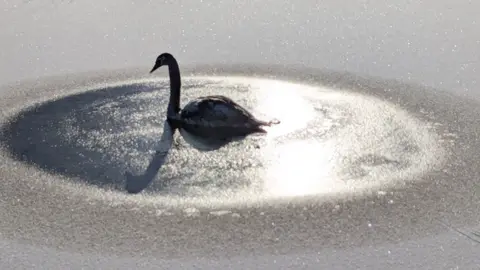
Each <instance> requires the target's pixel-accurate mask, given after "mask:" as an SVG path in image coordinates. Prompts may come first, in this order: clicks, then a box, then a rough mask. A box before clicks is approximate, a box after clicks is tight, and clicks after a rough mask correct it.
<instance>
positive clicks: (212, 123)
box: [150, 53, 280, 140]
mask: <svg viewBox="0 0 480 270" xmlns="http://www.w3.org/2000/svg"><path fill="white" fill-rule="evenodd" d="M164 65H167V66H168V68H169V77H170V101H169V104H168V109H167V120H168V122H169V123H170V125H172V127H173V128H176V129H183V130H185V131H187V132H189V133H191V134H193V135H195V136H200V137H204V138H211V139H223V140H224V139H229V138H233V137H244V136H247V135H249V134H253V133H265V132H266V131H265V130H264V129H263V128H262V126H270V125H272V124H278V123H280V122H279V121H268V122H267V121H262V120H259V119H256V118H255V117H254V116H253V115H252V114H251V113H250V112H248V111H247V110H246V109H245V108H243V107H242V106H241V105H239V104H238V103H236V102H235V101H233V100H231V99H230V98H228V97H225V96H220V95H212V96H203V97H198V98H196V99H194V100H192V101H190V102H189V103H188V104H187V105H186V106H185V107H184V108H183V109H180V89H181V79H180V70H179V67H178V63H177V60H176V59H175V58H174V57H173V56H172V55H171V54H169V53H163V54H161V55H159V56H158V57H157V60H156V62H155V66H154V67H153V68H152V70H151V71H150V73H152V72H153V71H155V70H156V69H157V68H159V67H161V66H164Z"/></svg>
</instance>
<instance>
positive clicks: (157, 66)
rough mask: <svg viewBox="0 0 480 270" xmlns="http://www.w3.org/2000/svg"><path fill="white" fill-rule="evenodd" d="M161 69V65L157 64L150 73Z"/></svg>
mask: <svg viewBox="0 0 480 270" xmlns="http://www.w3.org/2000/svg"><path fill="white" fill-rule="evenodd" d="M159 67H160V65H157V64H155V66H153V68H152V70H150V73H152V72H154V71H155V70H156V69H157V68H159Z"/></svg>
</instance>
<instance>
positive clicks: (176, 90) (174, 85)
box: [167, 59, 182, 115]
mask: <svg viewBox="0 0 480 270" xmlns="http://www.w3.org/2000/svg"><path fill="white" fill-rule="evenodd" d="M168 75H169V77H170V101H169V103H168V109H167V115H176V114H177V113H178V112H180V88H181V87H182V83H181V80H180V69H179V68H178V63H177V61H176V60H175V59H172V60H171V62H170V64H169V65H168Z"/></svg>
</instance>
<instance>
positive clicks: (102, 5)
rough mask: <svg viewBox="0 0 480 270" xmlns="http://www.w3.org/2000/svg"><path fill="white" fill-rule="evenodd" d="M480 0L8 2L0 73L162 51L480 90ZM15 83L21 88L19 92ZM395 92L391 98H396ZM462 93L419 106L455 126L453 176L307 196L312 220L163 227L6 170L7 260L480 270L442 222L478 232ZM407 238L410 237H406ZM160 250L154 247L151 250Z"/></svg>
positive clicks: (8, 263)
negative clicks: (389, 197)
mask: <svg viewBox="0 0 480 270" xmlns="http://www.w3.org/2000/svg"><path fill="white" fill-rule="evenodd" d="M479 8H480V2H475V1H467V0H462V1H455V2H448V1H443V2H442V1H407V0H402V1H391V2H386V1H379V0H371V1H359V2H345V1H333V0H329V1H323V2H318V1H312V0H309V1H297V2H292V1H276V0H275V1H274V0H268V1H249V2H246V1H235V2H234V1H194V0H191V1H144V2H141V1H123V0H122V1H113V0H107V1H101V2H98V1H97V2H82V1H57V0H52V1H2V2H1V3H0V25H2V26H3V27H2V28H1V30H0V40H1V43H2V46H1V50H0V84H1V85H3V84H7V83H14V82H16V81H21V80H23V79H30V78H33V79H35V78H36V79H39V81H40V82H42V79H43V77H44V76H48V75H64V74H67V73H68V74H75V73H77V72H83V71H95V70H104V69H106V70H108V69H122V68H129V67H132V66H143V67H145V70H146V71H147V69H148V68H150V67H151V65H152V64H153V61H154V59H155V57H156V56H157V55H158V54H159V53H161V52H164V51H169V52H171V53H173V54H174V55H176V56H177V58H178V60H179V61H180V63H181V64H182V65H191V66H195V65H197V64H217V63H218V64H224V65H227V66H228V65H234V64H238V63H251V64H265V65H285V66H290V65H292V66H306V67H311V68H316V69H319V70H324V69H327V70H335V71H339V72H343V71H346V72H352V73H354V74H362V75H368V76H375V77H383V78H392V79H398V80H401V81H403V82H412V83H417V84H423V85H427V86H431V87H434V88H435V89H437V90H446V91H449V92H452V93H455V94H457V95H459V96H464V95H468V96H470V97H478V94H479V93H480V92H479V90H478V82H477V81H478V71H479V69H480V63H479V60H480V53H479V50H478V48H479V46H480V31H478V24H479V22H478V20H479V19H478V9H479ZM163 74H165V73H164V72H163ZM61 80H63V82H62V83H66V82H70V81H74V80H75V77H74V76H73V75H70V76H65V77H64V78H62V79H61ZM72 83H73V82H72ZM38 88H39V89H40V88H42V86H39V87H38ZM1 89H5V91H7V90H8V89H10V88H3V87H2V88H1ZM16 91H18V92H19V94H18V95H19V96H21V92H22V89H18V88H16ZM29 91H31V89H30V90H29ZM400 92H401V90H399V92H396V93H394V94H393V97H395V98H396V97H400V99H402V98H403V97H402V95H401V93H400ZM25 93H26V94H28V93H30V94H32V93H33V94H32V95H35V94H34V91H31V92H28V91H25ZM413 97H414V95H412V97H409V100H414V99H415V98H413ZM422 97H423V98H425V97H424V96H419V97H418V98H419V100H421V99H420V98H422ZM28 98H29V97H27V96H26V97H25V100H26V101H27V100H28ZM425 100H428V99H425ZM2 102H3V103H2V104H8V103H11V102H10V101H5V100H4V101H2ZM16 102H18V103H19V104H21V102H19V101H18V100H17V101H16ZM466 103H467V102H465V101H464V100H462V101H456V100H455V99H447V98H439V99H436V100H435V101H432V102H431V103H428V102H426V103H425V104H420V105H418V108H415V107H414V106H413V105H411V107H410V108H409V109H410V110H411V111H414V112H419V111H420V109H421V107H422V106H425V107H426V108H429V109H431V110H432V111H434V112H435V113H436V114H438V115H441V116H445V117H444V118H440V119H437V120H438V121H439V122H442V123H445V124H446V125H447V128H451V129H453V130H456V131H457V132H458V133H459V136H460V137H461V138H460V139H459V140H458V144H457V145H456V146H457V147H458V148H457V149H454V152H455V154H456V156H454V158H452V159H451V160H450V161H451V164H449V166H448V169H449V170H450V171H447V172H444V173H445V175H441V176H440V175H439V174H441V173H442V172H441V171H435V172H432V174H431V175H429V177H431V179H434V180H432V181H431V182H430V184H426V185H423V186H419V187H409V188H408V189H406V192H405V193H402V192H400V193H399V194H397V195H395V199H398V200H396V201H395V203H394V204H393V205H394V206H393V208H389V207H388V205H387V206H385V207H384V206H383V205H382V201H381V200H380V203H379V204H380V205H379V204H378V201H376V200H370V199H365V200H359V201H358V202H357V201H353V202H350V203H345V206H346V207H347V208H346V210H345V211H344V212H343V213H342V214H341V215H340V217H341V218H343V219H340V220H334V219H335V218H338V216H337V215H336V214H335V213H333V212H332V211H331V209H330V208H329V206H324V207H323V208H322V209H315V206H312V207H313V208H314V209H311V208H308V209H306V210H304V211H305V213H307V214H308V213H315V215H312V216H308V215H307V217H305V216H304V214H305V213H303V212H302V211H303V210H302V211H300V210H298V209H287V210H285V212H284V213H283V212H282V211H283V210H282V209H266V210H264V212H265V213H264V214H263V215H260V214H259V213H258V212H255V211H253V213H250V212H247V213H246V214H247V215H250V216H249V218H245V219H241V221H240V222H239V221H235V219H234V218H233V220H234V221H232V220H230V219H229V218H227V217H223V218H218V219H215V220H214V221H211V220H209V221H205V220H204V219H199V220H195V219H188V221H186V222H185V221H183V217H178V216H173V217H170V216H166V215H163V216H160V217H156V218H155V219H152V220H155V221H156V222H158V223H153V221H152V220H150V219H149V217H148V216H146V215H143V214H144V213H143V212H142V211H137V210H132V209H130V208H129V209H121V206H120V207H117V208H116V209H115V211H114V212H109V211H107V210H105V209H106V208H105V209H103V208H102V207H103V206H105V205H104V204H101V203H100V204H97V205H95V204H90V205H89V203H90V202H88V203H87V202H86V201H85V199H84V198H82V197H80V198H79V197H75V198H73V199H72V198H69V197H68V195H62V194H56V195H57V196H48V193H45V191H50V190H51V189H49V188H45V187H30V186H25V185H23V184H22V183H23V182H20V181H18V182H16V181H14V180H15V178H9V177H8V179H7V176H5V175H6V174H5V175H4V176H3V177H2V176H0V178H1V179H2V181H3V182H2V188H3V191H2V196H1V197H0V205H1V210H0V213H1V215H2V217H4V218H2V221H1V222H0V225H1V226H0V237H1V241H0V252H1V256H0V268H2V269H32V268H34V269H66V268H68V269H85V268H86V269H132V268H134V267H141V268H147V269H149V268H151V269H172V268H180V269H192V268H202V269H230V268H231V269H264V268H267V269H286V268H295V269H298V268H300V269H304V268H308V269H478V268H479V265H480V261H479V259H478V258H479V256H478V255H479V253H480V246H479V244H478V243H476V242H474V241H472V240H470V239H468V238H466V237H465V236H463V235H461V234H459V233H458V232H456V231H453V230H450V229H448V228H446V227H444V226H443V225H442V224H439V223H438V220H443V222H445V223H448V224H454V225H452V226H454V227H458V228H460V229H461V230H462V231H464V232H465V233H467V234H468V235H471V232H472V231H475V230H477V231H478V230H479V228H478V225H476V226H475V221H478V220H479V216H478V215H479V214H478V213H479V212H478V192H477V193H475V192H474V189H473V187H474V183H473V180H474V179H478V175H479V172H478V168H479V167H480V166H478V162H479V161H478V160H477V157H476V153H475V152H476V151H477V150H476V149H478V145H477V142H476V134H478V133H477V131H478V130H479V129H480V123H478V119H479V118H478V116H479V115H480V114H479V113H478V111H476V109H475V106H474V105H471V104H467V105H465V104H466ZM464 105H465V108H464V107H462V106H464ZM451 106H455V107H453V108H452V107H451ZM5 108H6V105H5V106H4V107H2V108H1V109H5ZM453 112H455V113H453ZM457 112H458V113H457ZM448 125H451V126H448ZM3 164H5V163H2V165H0V168H2V170H5V171H8V173H11V174H12V175H16V177H32V178H35V172H34V171H33V170H25V171H23V169H19V170H16V168H13V167H12V168H3V167H1V166H4V165H3ZM19 166H20V165H19ZM458 168H460V169H458ZM23 172H25V175H26V176H22V173H23ZM42 177H43V176H42ZM39 179H43V178H40V176H39ZM37 180H38V179H37ZM6 183H8V184H9V185H6ZM462 184H465V185H464V186H461V185H462ZM17 188H18V190H21V192H19V193H16V191H17ZM52 190H54V189H52ZM3 192H4V193H3ZM409 192H411V193H409ZM372 201H375V202H376V203H377V204H376V206H375V207H373V206H372V205H370V203H372ZM97 207H98V208H97ZM332 207H333V209H335V207H334V204H333V205H332ZM287 208H288V207H287ZM295 210H298V212H296V211H295ZM135 211H137V212H135ZM270 211H271V212H270ZM239 213H241V214H242V211H241V210H239ZM262 213H263V212H262ZM97 215H98V216H97ZM442 217H443V218H442ZM241 218H244V217H243V215H242V216H241ZM297 218H298V220H297ZM302 218H304V219H302ZM376 218H378V220H379V221H381V222H380V223H379V224H375V223H374V224H373V226H374V228H375V226H378V227H377V228H375V230H374V231H371V230H370V229H369V228H368V224H369V223H368V220H369V219H376ZM52 219H53V220H54V222H51V220H52ZM305 219H306V220H305ZM349 219H351V221H352V222H351V223H349V222H350V220H349ZM272 220H273V221H274V222H275V223H276V224H277V226H274V225H272ZM73 222H74V223H73ZM202 222H205V223H202ZM208 222H212V223H210V224H209V223H208ZM179 224H180V225H179ZM202 224H207V225H204V226H205V227H202ZM278 224H283V225H285V227H281V226H280V229H278ZM472 224H473V225H472ZM210 225H211V226H210ZM156 226H157V227H156ZM159 226H165V228H162V227H159ZM177 226H179V228H180V229H179V230H178V231H175V229H176V227H177ZM132 228H135V229H138V228H140V229H139V230H138V231H135V230H132ZM441 228H443V229H441ZM215 229H217V230H218V231H219V232H218V234H216V232H215ZM263 230H265V231H267V234H268V233H270V234H271V235H268V236H265V235H264V234H262V231H263ZM282 230H283V231H287V232H292V234H282V233H281V232H282ZM270 231H271V232H270ZM279 231H280V233H279ZM342 231H343V232H342ZM345 231H346V232H347V233H352V235H349V234H344V232H345ZM169 232H171V234H168V233H169ZM409 234H411V236H410V238H414V239H408V240H404V239H406V238H409V237H408V236H409ZM158 235H163V236H164V237H165V239H166V240H165V239H162V238H157V237H158ZM209 236H211V237H212V238H210V239H209V238H208V237H209ZM135 237H137V238H135ZM274 237H277V238H279V239H280V240H281V241H280V242H275V241H274ZM12 239H13V240H12ZM264 239H266V240H265V242H262V241H263V240H264ZM272 239H273V240H272ZM306 240H309V241H306ZM165 241H167V242H165ZM52 243H53V244H52ZM130 243H131V249H130V250H129V244H130ZM350 243H351V245H350ZM142 244H143V245H144V246H143V249H142ZM52 245H53V246H57V247H58V249H56V248H53V247H52ZM304 246H306V247H307V248H302V247H304ZM151 247H153V248H154V249H155V251H157V252H151V253H148V250H147V249H148V248H151ZM202 247H205V249H204V250H202ZM102 248H105V249H106V250H107V251H108V254H107V252H105V254H104V253H103V252H102ZM117 249H118V250H117ZM190 251H192V252H191V255H189V254H190ZM163 252H164V253H163ZM111 253H118V255H112V254H111ZM155 253H156V254H160V255H157V256H156V257H154V256H155ZM175 253H177V254H175ZM145 254H147V255H145ZM172 254H173V255H174V256H172ZM272 254H278V255H272ZM229 256H231V258H230V259H227V258H228V257H229Z"/></svg>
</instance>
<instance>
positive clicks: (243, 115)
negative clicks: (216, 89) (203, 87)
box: [182, 96, 254, 125]
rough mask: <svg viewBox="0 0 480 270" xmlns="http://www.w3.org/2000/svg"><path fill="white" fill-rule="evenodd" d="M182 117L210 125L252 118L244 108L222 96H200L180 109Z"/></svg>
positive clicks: (237, 122)
mask: <svg viewBox="0 0 480 270" xmlns="http://www.w3.org/2000/svg"><path fill="white" fill-rule="evenodd" d="M182 118H183V119H185V120H189V121H195V122H197V123H200V122H204V121H206V122H208V123H210V124H211V125H215V124H218V125H232V124H233V125H238V124H240V125H241V124H244V123H247V122H250V121H252V120H254V117H253V115H252V114H251V113H250V112H248V111H247V110H246V109H245V108H243V107H242V106H240V105H239V104H237V103H236V102H234V101H233V100H231V99H229V98H227V97H224V96H208V97H200V98H198V99H196V100H193V101H192V102H190V103H189V104H187V105H186V106H185V108H184V109H183V110H182Z"/></svg>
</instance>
